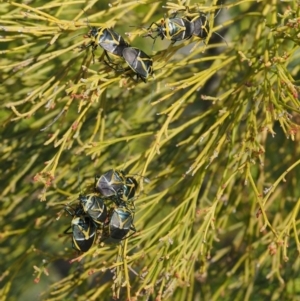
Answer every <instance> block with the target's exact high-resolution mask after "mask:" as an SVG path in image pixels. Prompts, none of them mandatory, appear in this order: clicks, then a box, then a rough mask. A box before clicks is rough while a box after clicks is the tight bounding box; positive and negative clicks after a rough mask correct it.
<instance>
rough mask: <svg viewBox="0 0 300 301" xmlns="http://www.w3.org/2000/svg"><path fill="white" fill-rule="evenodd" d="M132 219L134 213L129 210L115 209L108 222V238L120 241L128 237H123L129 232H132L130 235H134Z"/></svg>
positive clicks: (124, 208)
mask: <svg viewBox="0 0 300 301" xmlns="http://www.w3.org/2000/svg"><path fill="white" fill-rule="evenodd" d="M133 219H134V212H133V211H131V210H130V209H128V208H126V207H117V208H115V209H114V211H113V212H112V215H111V218H110V221H109V237H110V238H113V239H116V240H122V239H126V238H128V237H129V236H127V237H125V236H126V235H127V234H128V233H129V231H130V230H132V231H133V233H132V234H134V233H135V232H136V229H135V227H134V225H133Z"/></svg>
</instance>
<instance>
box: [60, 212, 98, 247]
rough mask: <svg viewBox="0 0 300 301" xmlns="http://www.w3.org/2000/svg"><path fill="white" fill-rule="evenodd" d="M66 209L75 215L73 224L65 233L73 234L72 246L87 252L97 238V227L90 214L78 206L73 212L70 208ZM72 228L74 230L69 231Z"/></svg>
mask: <svg viewBox="0 0 300 301" xmlns="http://www.w3.org/2000/svg"><path fill="white" fill-rule="evenodd" d="M65 210H66V211H67V212H68V213H69V214H70V215H71V216H73V219H72V221H71V226H70V227H69V228H68V229H66V230H65V231H64V233H65V234H72V235H73V241H72V247H73V248H74V249H75V250H78V251H80V252H87V251H88V250H89V249H90V247H91V246H92V245H93V244H94V242H95V240H96V232H97V227H96V225H95V224H94V222H93V221H92V219H91V218H90V217H89V216H88V215H82V214H83V213H84V212H83V211H82V208H81V207H78V208H76V209H75V210H74V212H73V213H72V212H71V211H70V210H69V209H68V208H65ZM70 228H72V232H69V230H70Z"/></svg>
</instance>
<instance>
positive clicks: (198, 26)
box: [187, 12, 209, 40]
mask: <svg viewBox="0 0 300 301" xmlns="http://www.w3.org/2000/svg"><path fill="white" fill-rule="evenodd" d="M187 18H189V17H187ZM189 19H190V21H191V23H192V24H194V31H193V36H196V37H198V38H200V39H202V40H205V39H206V38H207V36H208V33H209V21H208V19H207V16H206V15H205V14H204V13H202V12H200V13H199V16H197V17H194V18H189Z"/></svg>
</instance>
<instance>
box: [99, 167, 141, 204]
mask: <svg viewBox="0 0 300 301" xmlns="http://www.w3.org/2000/svg"><path fill="white" fill-rule="evenodd" d="M137 189H138V182H137V181H136V180H135V179H134V178H133V177H128V176H126V175H125V173H124V171H119V170H114V169H111V170H109V171H107V172H105V173H104V174H103V175H101V176H96V177H95V191H96V192H99V193H100V194H101V195H102V196H103V197H106V198H109V199H112V200H113V201H114V202H115V203H116V204H117V205H118V206H119V205H121V204H124V202H127V201H129V200H130V199H132V198H133V197H134V196H135V193H136V191H137Z"/></svg>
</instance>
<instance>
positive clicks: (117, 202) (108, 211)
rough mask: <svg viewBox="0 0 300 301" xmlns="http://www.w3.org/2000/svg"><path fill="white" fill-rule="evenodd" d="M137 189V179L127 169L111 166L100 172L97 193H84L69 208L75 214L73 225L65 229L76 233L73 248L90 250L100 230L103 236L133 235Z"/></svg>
mask: <svg viewBox="0 0 300 301" xmlns="http://www.w3.org/2000/svg"><path fill="white" fill-rule="evenodd" d="M137 190H138V182H137V181H136V179H135V178H134V177H131V176H127V175H126V174H125V173H124V172H123V171H119V170H114V169H111V170H109V171H107V172H106V173H104V174H103V175H101V176H96V177H95V185H94V193H91V194H87V195H83V194H80V195H79V198H78V200H79V203H78V204H77V205H76V207H75V208H71V207H66V208H65V210H66V211H67V212H68V213H69V214H70V215H71V216H72V217H73V219H72V221H71V226H70V227H69V228H68V229H67V230H66V231H65V233H66V234H72V236H73V248H74V249H76V250H78V251H81V252H86V251H88V250H89V249H90V247H91V246H92V245H93V244H94V242H95V241H96V237H97V234H99V233H101V238H100V240H102V241H104V240H106V239H112V240H114V241H116V242H118V241H121V240H123V239H125V238H127V237H129V236H130V235H127V234H129V232H130V231H133V233H135V232H136V230H135V227H134V225H133V221H134V213H135V206H134V197H135V194H136V192H137ZM70 209H71V210H70ZM70 229H72V231H71V232H69V231H70ZM133 233H132V234H133Z"/></svg>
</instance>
